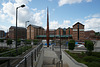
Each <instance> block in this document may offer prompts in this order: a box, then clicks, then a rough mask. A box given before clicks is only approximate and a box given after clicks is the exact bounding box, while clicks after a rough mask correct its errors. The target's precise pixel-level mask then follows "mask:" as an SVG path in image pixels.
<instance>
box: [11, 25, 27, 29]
mask: <svg viewBox="0 0 100 67" xmlns="http://www.w3.org/2000/svg"><path fill="white" fill-rule="evenodd" d="M10 28H14V29H16V26H11V27H10ZM17 29H26V28H24V27H17Z"/></svg>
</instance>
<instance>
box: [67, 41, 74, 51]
mask: <svg viewBox="0 0 100 67" xmlns="http://www.w3.org/2000/svg"><path fill="white" fill-rule="evenodd" d="M74 47H75V41H74V40H70V41H69V43H68V49H69V50H73V49H74Z"/></svg>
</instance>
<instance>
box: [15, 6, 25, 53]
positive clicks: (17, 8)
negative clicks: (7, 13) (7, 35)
mask: <svg viewBox="0 0 100 67" xmlns="http://www.w3.org/2000/svg"><path fill="white" fill-rule="evenodd" d="M20 7H22V8H23V7H25V5H24V4H23V5H21V6H19V7H17V8H16V54H17V13H18V8H20Z"/></svg>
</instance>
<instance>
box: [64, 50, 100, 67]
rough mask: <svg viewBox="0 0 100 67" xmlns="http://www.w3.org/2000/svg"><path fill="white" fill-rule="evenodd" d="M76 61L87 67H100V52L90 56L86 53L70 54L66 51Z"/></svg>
mask: <svg viewBox="0 0 100 67" xmlns="http://www.w3.org/2000/svg"><path fill="white" fill-rule="evenodd" d="M66 52H67V53H68V54H69V55H70V56H72V57H73V58H74V59H75V60H76V61H78V62H80V63H84V64H86V65H87V66H88V67H100V52H93V53H92V55H91V56H87V54H86V53H84V52H82V53H71V52H69V51H66Z"/></svg>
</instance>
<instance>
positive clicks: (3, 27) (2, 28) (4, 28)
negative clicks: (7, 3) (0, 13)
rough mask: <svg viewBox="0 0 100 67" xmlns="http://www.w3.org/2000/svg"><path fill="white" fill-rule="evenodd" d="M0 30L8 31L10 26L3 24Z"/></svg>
mask: <svg viewBox="0 0 100 67" xmlns="http://www.w3.org/2000/svg"><path fill="white" fill-rule="evenodd" d="M0 30H5V31H6V32H7V30H8V27H6V26H3V25H0Z"/></svg>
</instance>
